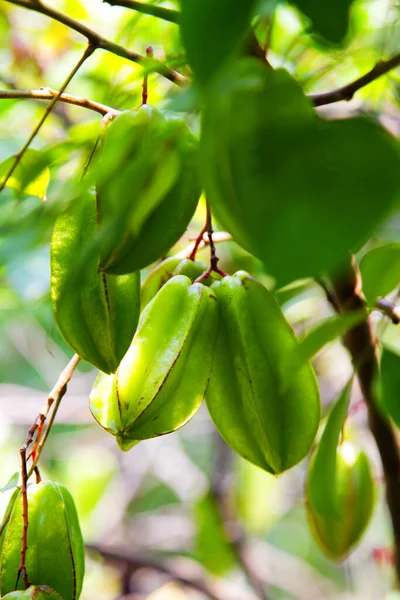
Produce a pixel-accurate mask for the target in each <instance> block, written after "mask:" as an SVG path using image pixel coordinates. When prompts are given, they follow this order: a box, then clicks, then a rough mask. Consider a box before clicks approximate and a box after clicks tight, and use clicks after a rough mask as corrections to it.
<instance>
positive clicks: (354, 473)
mask: <svg viewBox="0 0 400 600" xmlns="http://www.w3.org/2000/svg"><path fill="white" fill-rule="evenodd" d="M349 397H350V385H349V386H347V387H346V389H345V390H344V392H343V393H342V395H341V397H340V398H339V400H338V402H337V403H336V405H335V406H334V407H333V410H332V411H331V413H330V415H329V417H328V420H327V423H326V426H325V429H324V432H323V434H322V437H321V440H320V442H319V445H318V447H317V449H316V451H315V453H314V456H313V457H312V460H311V463H310V468H309V472H308V477H307V483H306V507H307V515H308V518H309V521H310V525H311V529H312V531H313V533H314V537H315V539H316V541H317V543H318V544H319V546H320V548H321V549H322V550H323V552H325V554H327V555H328V556H329V557H330V558H332V559H334V560H339V559H341V558H343V557H345V556H346V554H348V552H349V551H350V549H351V548H352V547H353V546H354V544H356V543H357V542H358V541H359V539H360V538H361V536H362V535H363V533H364V531H365V529H366V527H367V525H368V523H369V521H370V518H371V515H372V511H373V508H374V502H375V484H374V480H373V477H372V474H371V469H370V466H369V462H368V458H367V456H366V455H365V453H364V452H362V451H361V450H360V449H359V448H357V447H356V446H354V445H353V444H352V443H350V442H348V441H343V442H341V443H339V439H340V437H341V435H342V428H343V423H344V421H345V418H346V414H347V409H348V405H349Z"/></svg>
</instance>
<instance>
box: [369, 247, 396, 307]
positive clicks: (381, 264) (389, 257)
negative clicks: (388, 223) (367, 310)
mask: <svg viewBox="0 0 400 600" xmlns="http://www.w3.org/2000/svg"><path fill="white" fill-rule="evenodd" d="M360 271H361V278H362V286H363V292H364V294H365V297H366V298H367V301H368V304H369V305H370V306H373V305H374V304H375V302H376V300H377V298H378V297H379V296H386V295H387V294H389V293H390V292H391V291H392V290H394V288H395V287H397V286H398V285H399V283H400V243H395V244H386V245H385V246H380V247H378V248H373V249H372V250H370V251H369V252H367V253H366V254H365V256H363V258H362V260H361V262H360Z"/></svg>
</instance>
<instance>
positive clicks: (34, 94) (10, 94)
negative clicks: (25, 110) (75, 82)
mask: <svg viewBox="0 0 400 600" xmlns="http://www.w3.org/2000/svg"><path fill="white" fill-rule="evenodd" d="M58 93H59V92H58V91H57V90H53V89H51V88H48V87H41V88H39V89H38V90H0V100H9V99H24V98H25V99H26V98H31V99H33V100H52V99H53V98H54V96H56V95H57V94H58ZM58 102H65V103H66V104H73V105H74V106H81V107H82V108H88V109H89V110H93V111H95V112H97V113H100V114H101V115H106V114H107V113H113V112H115V113H118V112H119V111H118V110H115V109H114V108H111V107H110V106H106V105H105V104H100V103H99V102H95V101H94V100H88V99H87V98H80V97H79V96H72V95H71V94H65V93H64V94H61V95H60V96H59V98H58Z"/></svg>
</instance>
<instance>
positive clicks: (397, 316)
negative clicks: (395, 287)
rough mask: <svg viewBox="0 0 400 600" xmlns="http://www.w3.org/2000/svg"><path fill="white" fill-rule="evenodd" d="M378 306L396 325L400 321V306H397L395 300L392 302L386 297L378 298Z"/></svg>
mask: <svg viewBox="0 0 400 600" xmlns="http://www.w3.org/2000/svg"><path fill="white" fill-rule="evenodd" d="M376 308H377V309H378V310H380V311H381V312H382V313H383V314H384V315H386V316H387V317H389V319H390V320H391V321H392V323H393V324H394V325H398V324H399V323H400V306H397V304H396V303H395V302H390V300H386V298H378V300H377V301H376Z"/></svg>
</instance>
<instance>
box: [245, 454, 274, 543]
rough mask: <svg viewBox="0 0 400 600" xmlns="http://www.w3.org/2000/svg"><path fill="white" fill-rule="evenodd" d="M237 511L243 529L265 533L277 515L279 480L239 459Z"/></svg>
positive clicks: (256, 533) (257, 533) (254, 532)
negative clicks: (243, 526)
mask: <svg viewBox="0 0 400 600" xmlns="http://www.w3.org/2000/svg"><path fill="white" fill-rule="evenodd" d="M238 463H239V464H238V483H237V486H236V490H237V510H238V515H239V516H240V518H241V520H242V521H243V523H244V525H245V527H246V529H247V530H248V531H249V532H250V533H252V534H255V535H260V534H262V533H265V532H266V531H267V530H268V528H269V527H270V526H271V525H272V523H274V522H275V521H276V519H277V517H278V515H279V514H280V511H281V506H282V486H281V480H280V479H279V478H278V477H274V476H273V475H270V474H269V473H266V471H263V470H262V469H259V468H258V467H256V466H255V465H253V464H252V463H250V462H248V461H247V460H242V459H241V458H240V459H238Z"/></svg>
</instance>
